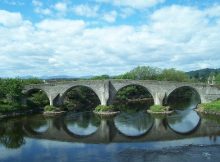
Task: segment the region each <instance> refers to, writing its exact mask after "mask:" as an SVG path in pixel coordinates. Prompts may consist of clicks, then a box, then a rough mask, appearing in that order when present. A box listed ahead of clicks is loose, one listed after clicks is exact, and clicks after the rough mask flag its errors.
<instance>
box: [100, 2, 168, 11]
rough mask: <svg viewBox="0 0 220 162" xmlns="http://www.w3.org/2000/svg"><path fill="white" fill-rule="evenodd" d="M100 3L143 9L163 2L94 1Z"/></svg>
mask: <svg viewBox="0 0 220 162" xmlns="http://www.w3.org/2000/svg"><path fill="white" fill-rule="evenodd" d="M96 1H97V2H101V3H111V4H113V5H116V6H123V7H131V8H134V9H143V8H149V7H152V6H155V5H157V4H159V3H163V2H165V0H96Z"/></svg>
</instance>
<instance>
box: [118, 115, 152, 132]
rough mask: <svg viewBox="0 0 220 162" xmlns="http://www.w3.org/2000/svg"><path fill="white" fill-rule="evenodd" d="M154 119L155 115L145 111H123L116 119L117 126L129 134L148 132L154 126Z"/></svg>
mask: <svg viewBox="0 0 220 162" xmlns="http://www.w3.org/2000/svg"><path fill="white" fill-rule="evenodd" d="M153 121H154V119H153V117H152V116H151V115H150V114H147V113H144V112H137V113H121V114H120V115H118V116H116V117H115V119H114V123H115V126H116V128H117V129H118V130H119V131H120V132H121V133H122V134H124V135H127V136H141V135H143V134H145V133H147V132H148V131H149V130H150V129H151V127H152V126H153Z"/></svg>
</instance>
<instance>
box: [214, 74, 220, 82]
mask: <svg viewBox="0 0 220 162" xmlns="http://www.w3.org/2000/svg"><path fill="white" fill-rule="evenodd" d="M215 81H216V84H219V85H220V73H218V74H217V75H216V77H215Z"/></svg>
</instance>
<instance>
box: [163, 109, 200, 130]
mask: <svg viewBox="0 0 220 162" xmlns="http://www.w3.org/2000/svg"><path fill="white" fill-rule="evenodd" d="M200 120H201V119H200V116H199V115H198V114H197V112H195V111H192V110H188V111H178V112H176V113H175V114H172V115H170V116H168V117H167V125H168V126H169V127H170V128H171V129H172V130H173V131H174V132H176V133H180V134H188V133H192V132H193V131H195V130H196V129H197V128H198V126H199V124H200Z"/></svg>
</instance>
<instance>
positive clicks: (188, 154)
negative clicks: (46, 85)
mask: <svg viewBox="0 0 220 162" xmlns="http://www.w3.org/2000/svg"><path fill="white" fill-rule="evenodd" d="M219 152H220V118H219V117H215V116H201V115H199V114H197V112H195V111H194V110H192V109H187V110H184V111H183V110H177V111H176V112H175V113H174V114H172V115H169V116H152V115H150V114H148V113H146V112H143V111H140V112H133V113H125V112H123V113H120V114H119V115H117V116H116V117H112V118H100V117H98V116H96V115H94V114H93V113H91V112H85V113H67V114H66V115H63V116H59V117H44V116H42V115H33V116H28V117H20V118H13V119H7V120H1V121H0V161H10V162H11V161H22V162H23V161H27V162H30V161H32V162H33V161H91V162H93V161H94V162H103V161H115V162H117V161H119V162H121V161H126V162H129V161H135V162H139V161H141V162H142V161H177V160H178V161H193V160H200V161H207V160H209V161H219V160H220V155H219V154H220V153H219Z"/></svg>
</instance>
